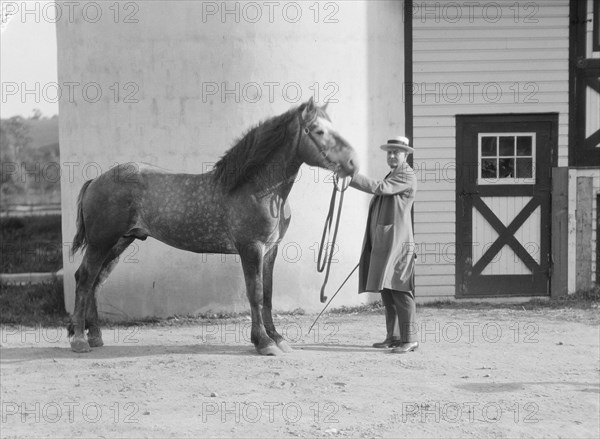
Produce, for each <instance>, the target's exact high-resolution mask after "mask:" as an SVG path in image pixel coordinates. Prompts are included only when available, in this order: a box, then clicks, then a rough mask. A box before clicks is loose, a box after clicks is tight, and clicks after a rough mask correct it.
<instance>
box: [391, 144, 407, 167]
mask: <svg viewBox="0 0 600 439" xmlns="http://www.w3.org/2000/svg"><path fill="white" fill-rule="evenodd" d="M405 161H406V152H404V151H402V150H400V149H389V150H388V152H387V164H388V166H389V167H390V168H392V169H396V168H397V167H398V166H400V165H401V164H402V163H404V162H405Z"/></svg>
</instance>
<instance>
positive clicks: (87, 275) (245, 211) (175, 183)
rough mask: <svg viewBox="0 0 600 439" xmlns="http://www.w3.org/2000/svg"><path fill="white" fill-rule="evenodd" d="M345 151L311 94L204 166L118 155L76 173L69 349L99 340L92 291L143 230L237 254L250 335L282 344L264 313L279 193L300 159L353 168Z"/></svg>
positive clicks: (284, 192)
mask: <svg viewBox="0 0 600 439" xmlns="http://www.w3.org/2000/svg"><path fill="white" fill-rule="evenodd" d="M355 157H356V156H355V152H354V149H352V147H351V146H350V145H349V144H348V143H347V142H346V141H345V140H344V139H343V138H342V137H341V136H340V135H339V134H338V132H337V131H336V130H335V129H334V128H333V125H332V124H331V120H330V118H329V116H328V115H327V113H326V112H325V107H317V106H316V105H315V104H314V102H313V100H312V98H311V99H310V100H309V101H308V102H307V103H305V104H302V105H301V106H300V107H297V108H292V109H291V110H289V111H287V112H286V113H284V114H281V115H279V116H276V117H273V118H271V119H268V120H266V121H265V122H263V123H261V124H259V125H258V126H256V127H254V128H252V129H251V130H250V131H248V132H247V133H246V134H245V135H244V136H243V137H242V138H241V139H240V140H239V141H238V142H237V144H236V145H235V146H233V147H232V148H231V149H229V150H228V151H227V152H226V153H225V154H224V155H223V157H222V158H221V160H219V162H217V164H216V165H215V169H214V170H212V171H211V172H208V173H204V174H178V173H170V172H165V171H164V170H162V169H159V168H155V167H151V166H148V165H140V164H135V163H128V164H123V165H119V166H116V167H115V168H112V169H111V170H109V171H107V172H106V173H104V174H102V175H100V176H99V177H97V178H96V179H94V180H90V181H87V182H85V184H84V185H83V188H82V189H81V192H80V194H79V199H78V213H77V233H76V235H75V238H74V240H73V252H76V251H77V250H79V249H84V250H85V253H84V255H83V261H82V263H81V265H80V266H79V268H78V270H77V272H76V273H75V279H76V290H75V310H74V313H73V317H72V322H71V324H70V325H69V335H71V336H72V337H73V338H72V339H71V348H72V350H73V351H75V352H88V351H90V347H97V346H102V345H103V341H102V334H101V331H100V327H99V325H98V311H97V301H96V291H97V289H98V287H99V285H100V284H101V283H102V282H103V281H104V280H105V279H106V278H107V277H108V275H109V274H110V272H111V270H112V269H113V268H114V267H115V265H116V263H117V262H118V257H119V255H120V254H121V253H123V251H125V249H126V248H127V246H129V245H130V244H131V243H132V242H133V241H134V240H135V239H140V240H145V239H146V238H148V237H149V236H150V237H153V238H155V239H158V240H159V241H162V242H164V243H166V244H168V245H170V246H173V247H176V248H179V249H183V250H188V251H192V252H195V253H226V254H239V255H240V258H241V262H242V269H243V272H244V278H245V281H246V290H247V295H248V301H249V302H250V309H251V315H252V331H251V340H252V342H253V343H254V345H255V347H256V349H257V351H258V352H259V353H260V354H264V355H277V354H279V353H281V352H290V351H291V347H290V346H289V344H288V343H287V342H286V341H285V340H284V339H283V337H282V336H281V335H280V334H279V333H278V332H277V330H276V329H275V325H274V324H273V318H272V315H271V308H272V292H273V291H272V289H273V265H274V263H275V258H276V257H277V249H278V245H279V243H280V242H281V240H282V239H283V237H284V235H285V232H286V230H287V228H288V225H289V222H290V218H291V213H290V208H289V205H288V202H287V197H288V195H289V193H290V190H291V189H292V185H293V184H294V181H295V179H296V176H297V174H298V171H299V169H300V166H301V165H302V164H303V163H306V164H308V165H311V166H319V167H322V168H325V169H329V170H331V171H333V172H335V173H336V174H337V175H338V176H339V177H346V176H351V175H354V174H355V173H356V172H357V171H358V166H357V165H356V158H355ZM85 329H87V330H88V333H87V339H86V334H85Z"/></svg>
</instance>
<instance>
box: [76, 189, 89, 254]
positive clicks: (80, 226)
mask: <svg viewBox="0 0 600 439" xmlns="http://www.w3.org/2000/svg"><path fill="white" fill-rule="evenodd" d="M92 181H93V180H88V181H86V182H85V183H83V187H82V188H81V191H79V196H78V197H77V232H76V233H75V237H74V238H73V247H72V248H71V254H72V255H74V254H75V253H77V250H79V249H84V248H85V246H86V245H87V242H85V224H84V222H83V209H82V208H81V202H82V201H83V194H84V193H85V191H86V189H87V187H88V186H89V185H90V183H91V182H92Z"/></svg>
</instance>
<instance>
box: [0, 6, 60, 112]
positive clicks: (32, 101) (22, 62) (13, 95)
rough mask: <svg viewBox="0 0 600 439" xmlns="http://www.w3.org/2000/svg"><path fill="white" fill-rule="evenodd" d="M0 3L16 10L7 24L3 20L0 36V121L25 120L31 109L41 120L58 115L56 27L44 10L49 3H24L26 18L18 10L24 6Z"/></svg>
mask: <svg viewBox="0 0 600 439" xmlns="http://www.w3.org/2000/svg"><path fill="white" fill-rule="evenodd" d="M2 3H3V6H4V5H5V4H7V3H10V4H12V5H16V6H17V7H19V10H18V11H17V13H16V14H15V15H13V16H12V18H11V19H10V20H9V21H8V22H5V21H6V19H4V18H3V23H2V32H1V34H0V81H1V86H2V98H1V101H0V117H1V118H2V119H5V118H9V117H12V116H16V115H21V116H23V117H29V116H31V115H32V114H33V109H34V108H38V109H39V110H41V112H42V115H43V116H48V117H50V116H53V115H55V114H58V102H55V101H56V96H57V93H56V91H57V89H58V87H57V84H56V83H57V67H56V66H57V62H56V29H55V26H56V25H55V24H54V23H52V22H51V18H52V17H51V15H50V12H48V11H49V9H48V6H47V5H48V4H49V3H52V2H48V1H40V2H27V3H28V8H30V10H31V11H33V12H30V13H27V14H24V13H23V10H22V9H21V8H22V7H23V4H24V3H25V2H21V1H19V2H5V1H2ZM35 3H38V4H39V6H37V7H36V6H35ZM45 7H46V9H44V8H45ZM36 8H37V10H38V11H39V12H36ZM44 11H45V12H44ZM3 16H4V14H3ZM49 18H50V19H49ZM27 91H31V92H30V93H24V92H27Z"/></svg>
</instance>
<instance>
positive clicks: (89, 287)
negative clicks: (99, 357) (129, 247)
mask: <svg viewBox="0 0 600 439" xmlns="http://www.w3.org/2000/svg"><path fill="white" fill-rule="evenodd" d="M107 253H108V252H107V250H104V249H100V248H97V247H94V246H92V245H89V246H88V247H87V249H86V251H85V255H84V256H83V261H82V262H81V265H80V266H79V268H78V269H77V271H76V272H75V281H76V287H75V310H74V311H73V319H72V322H71V325H70V326H69V333H70V335H71V331H72V335H73V339H72V340H71V349H72V350H73V351H74V352H89V351H90V345H89V344H88V342H87V341H86V339H85V332H84V331H85V318H86V314H87V308H88V303H89V302H90V300H92V299H93V296H92V294H93V289H94V283H95V281H96V278H97V277H98V274H99V273H100V270H101V269H102V264H103V263H104V260H105V259H106V256H107Z"/></svg>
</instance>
